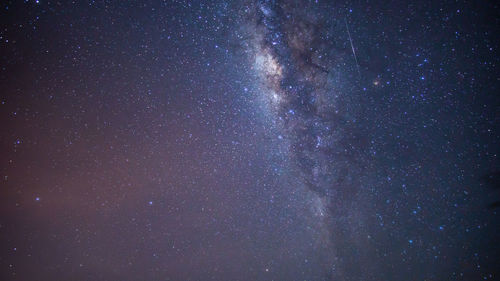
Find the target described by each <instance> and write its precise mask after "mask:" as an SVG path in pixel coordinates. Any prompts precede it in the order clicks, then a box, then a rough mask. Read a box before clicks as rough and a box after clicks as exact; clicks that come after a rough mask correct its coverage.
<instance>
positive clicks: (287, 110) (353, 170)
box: [251, 1, 368, 276]
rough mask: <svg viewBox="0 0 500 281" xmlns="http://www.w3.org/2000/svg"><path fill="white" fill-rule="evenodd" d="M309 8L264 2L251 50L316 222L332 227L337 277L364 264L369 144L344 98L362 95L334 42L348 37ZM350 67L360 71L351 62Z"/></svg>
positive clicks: (258, 11) (259, 6)
mask: <svg viewBox="0 0 500 281" xmlns="http://www.w3.org/2000/svg"><path fill="white" fill-rule="evenodd" d="M302 4H303V3H300V2H294V1H287V2H280V1H259V2H258V3H257V4H256V7H255V9H256V11H255V15H254V16H253V17H252V21H253V24H254V25H253V26H251V28H253V29H254V34H256V36H255V37H256V38H255V40H254V42H253V44H252V46H251V47H253V48H254V50H253V51H254V52H253V53H252V54H253V55H254V57H255V68H256V70H257V71H258V72H259V74H260V75H259V76H260V77H261V78H262V82H263V84H264V87H263V88H262V89H261V91H262V93H261V94H262V95H264V96H265V97H264V99H267V103H268V110H270V111H272V114H273V116H272V117H271V118H275V119H276V123H278V127H279V129H278V130H279V131H280V132H281V134H280V135H279V138H280V139H283V141H284V142H285V141H286V142H288V149H289V153H290V155H289V157H290V159H291V161H292V162H293V166H294V167H295V168H296V170H297V171H298V176H297V179H298V180H299V181H301V182H302V183H303V184H304V185H305V186H306V187H307V188H308V189H309V190H310V191H311V192H312V193H313V194H314V195H315V197H316V198H317V199H316V200H315V201H313V202H318V203H316V205H318V204H319V207H317V208H319V209H320V210H321V211H319V213H318V214H319V217H317V218H315V219H316V220H321V221H322V222H323V223H324V224H322V227H323V228H326V231H327V236H328V237H327V238H326V239H327V241H323V243H324V245H328V251H330V254H331V255H333V256H334V258H333V259H332V260H329V261H327V262H328V263H330V265H329V266H330V268H331V271H332V273H331V274H332V276H337V275H338V274H337V272H335V271H342V270H345V269H344V268H343V267H344V265H343V263H345V261H344V260H345V259H346V257H353V258H352V259H351V260H349V263H351V266H353V263H354V261H355V260H356V259H362V257H361V256H360V252H361V251H362V249H358V248H357V247H358V246H359V242H360V241H359V237H358V236H357V235H359V233H360V229H359V226H360V225H362V223H363V222H362V221H361V220H362V219H363V218H361V217H359V216H357V215H356V214H357V213H358V212H359V210H360V209H361V207H360V206H359V205H358V204H359V201H357V200H358V198H357V197H358V193H359V192H360V190H361V188H362V183H361V181H360V180H359V179H360V178H361V177H362V175H363V173H366V169H364V168H366V165H368V159H367V155H366V154H367V145H366V144H364V143H363V140H362V137H361V133H362V132H361V131H360V130H359V128H357V125H356V117H357V114H358V112H356V110H358V109H354V110H353V109H350V108H347V107H348V106H349V105H347V104H346V103H347V102H348V103H349V104H350V105H352V103H353V102H354V98H351V99H350V100H348V98H347V99H346V98H344V97H346V96H348V97H354V96H357V95H358V94H359V92H360V91H361V88H360V87H356V86H351V87H349V85H346V82H345V81H347V80H355V78H354V79H353V77H348V76H347V75H346V74H344V73H341V71H342V70H343V69H342V68H340V69H339V67H336V65H338V64H340V63H343V64H344V65H345V64H346V62H345V61H347V60H350V59H352V57H349V53H346V52H345V49H340V48H337V47H335V45H334V44H331V43H330V42H329V41H333V40H337V38H339V37H342V36H336V37H335V38H333V37H332V38H329V37H328V35H327V33H328V32H329V31H330V30H328V29H327V28H326V27H325V25H326V24H325V23H324V21H325V18H321V16H319V17H318V14H313V13H307V12H304V11H309V10H310V9H309V7H308V8H304V6H303V5H302ZM342 35H344V37H345V35H349V33H345V31H344V32H342ZM332 57H333V59H332ZM348 64H349V65H348V67H350V68H352V67H353V64H352V61H350V62H349V63H348ZM335 72H337V74H335ZM347 100H348V101H347ZM299 175H300V176H299ZM313 204H314V203H313ZM355 204H356V206H355V210H353V205H355ZM354 229H356V230H354ZM354 231H356V233H357V235H353V233H354ZM362 233H363V232H362ZM363 234H365V233H363ZM365 235H366V234H365ZM347 245H348V246H347ZM349 249H350V250H349ZM349 251H350V252H349ZM348 252H349V253H348ZM339 264H342V265H341V266H339ZM354 272H355V271H353V272H351V274H353V273H354ZM338 276H342V274H340V275H338Z"/></svg>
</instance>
